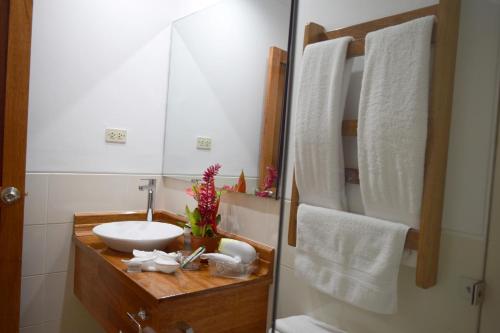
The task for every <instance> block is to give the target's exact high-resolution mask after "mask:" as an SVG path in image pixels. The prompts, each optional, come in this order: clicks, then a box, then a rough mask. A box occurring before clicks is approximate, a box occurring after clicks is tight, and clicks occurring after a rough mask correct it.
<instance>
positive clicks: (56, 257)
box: [45, 223, 73, 273]
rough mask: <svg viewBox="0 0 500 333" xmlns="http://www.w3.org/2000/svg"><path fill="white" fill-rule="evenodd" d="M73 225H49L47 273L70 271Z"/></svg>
mask: <svg viewBox="0 0 500 333" xmlns="http://www.w3.org/2000/svg"><path fill="white" fill-rule="evenodd" d="M72 234H73V223H62V224H48V225H47V245H46V251H45V263H46V264H45V273H54V272H62V271H67V270H68V263H69V255H70V251H71V244H72Z"/></svg>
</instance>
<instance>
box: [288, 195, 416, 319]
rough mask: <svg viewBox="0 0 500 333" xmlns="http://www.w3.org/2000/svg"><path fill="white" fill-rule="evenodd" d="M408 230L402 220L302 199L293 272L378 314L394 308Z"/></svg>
mask: <svg viewBox="0 0 500 333" xmlns="http://www.w3.org/2000/svg"><path fill="white" fill-rule="evenodd" d="M408 230H409V227H408V226H406V225H403V224H401V223H392V222H388V221H384V220H380V219H377V218H373V217H367V216H363V215H356V214H351V213H347V212H341V211H337V210H333V209H326V208H321V207H314V206H309V205H305V204H301V205H300V206H299V210H298V214H297V252H296V256H295V272H296V274H297V276H299V277H301V278H304V279H305V280H306V281H308V282H309V284H310V285H311V286H313V287H315V288H316V289H318V290H320V291H322V292H324V293H326V294H329V295H331V296H333V297H335V298H338V299H340V300H343V301H346V302H348V303H351V304H353V305H356V306H358V307H360V308H363V309H366V310H370V311H374V312H377V313H384V314H390V313H394V312H396V310H397V278H398V273H399V264H400V261H401V256H402V253H403V247H404V243H405V238H406V233H407V231H408Z"/></svg>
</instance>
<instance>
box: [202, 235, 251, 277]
mask: <svg viewBox="0 0 500 333" xmlns="http://www.w3.org/2000/svg"><path fill="white" fill-rule="evenodd" d="M219 252H220V253H206V254H203V255H202V256H201V258H202V259H208V265H209V269H210V272H211V273H212V275H215V276H224V277H232V278H246V277H248V276H249V275H250V274H252V273H253V272H255V271H256V270H257V268H258V257H257V251H255V248H254V247H253V246H251V245H250V244H248V243H245V242H242V241H239V240H235V239H230V238H222V239H221V241H220V245H219Z"/></svg>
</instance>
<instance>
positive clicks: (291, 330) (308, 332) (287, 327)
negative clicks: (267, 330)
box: [275, 315, 346, 333]
mask: <svg viewBox="0 0 500 333" xmlns="http://www.w3.org/2000/svg"><path fill="white" fill-rule="evenodd" d="M275 332H277V333H346V332H345V331H342V330H339V329H338V328H335V327H333V326H330V325H328V324H325V323H323V322H321V321H319V320H316V319H314V318H311V317H309V316H304V315H300V316H291V317H287V318H281V319H277V320H276V324H275Z"/></svg>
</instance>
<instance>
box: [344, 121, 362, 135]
mask: <svg viewBox="0 0 500 333" xmlns="http://www.w3.org/2000/svg"><path fill="white" fill-rule="evenodd" d="M357 135H358V121H357V120H344V121H342V136H357Z"/></svg>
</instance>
